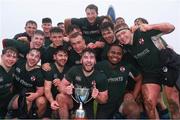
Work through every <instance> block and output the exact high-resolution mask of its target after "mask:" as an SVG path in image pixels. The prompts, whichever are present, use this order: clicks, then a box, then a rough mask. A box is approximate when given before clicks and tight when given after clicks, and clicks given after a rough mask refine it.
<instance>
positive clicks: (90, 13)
mask: <svg viewBox="0 0 180 120" xmlns="http://www.w3.org/2000/svg"><path fill="white" fill-rule="evenodd" d="M97 15H98V14H97V12H96V10H94V9H89V8H88V9H86V16H87V20H88V21H89V23H91V24H94V23H95V21H96V17H97Z"/></svg>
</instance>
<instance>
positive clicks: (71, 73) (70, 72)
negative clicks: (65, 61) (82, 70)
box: [65, 66, 76, 83]
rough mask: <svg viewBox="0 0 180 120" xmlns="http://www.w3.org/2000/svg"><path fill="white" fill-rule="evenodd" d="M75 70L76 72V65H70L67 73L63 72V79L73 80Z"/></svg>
mask: <svg viewBox="0 0 180 120" xmlns="http://www.w3.org/2000/svg"><path fill="white" fill-rule="evenodd" d="M75 72H76V67H75V66H74V67H71V68H70V69H69V70H68V71H67V73H66V74H65V79H66V80H67V81H69V82H70V83H72V82H73V80H74V79H75V78H74V76H75Z"/></svg>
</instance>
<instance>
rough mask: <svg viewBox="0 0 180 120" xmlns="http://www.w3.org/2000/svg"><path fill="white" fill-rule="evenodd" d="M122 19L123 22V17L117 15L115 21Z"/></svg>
mask: <svg viewBox="0 0 180 120" xmlns="http://www.w3.org/2000/svg"><path fill="white" fill-rule="evenodd" d="M120 19H121V20H123V21H124V22H125V20H124V18H123V17H118V18H116V20H115V22H117V20H120Z"/></svg>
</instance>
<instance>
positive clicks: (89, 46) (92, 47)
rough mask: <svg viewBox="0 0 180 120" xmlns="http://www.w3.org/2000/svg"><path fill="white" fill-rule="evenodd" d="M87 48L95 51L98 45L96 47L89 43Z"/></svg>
mask: <svg viewBox="0 0 180 120" xmlns="http://www.w3.org/2000/svg"><path fill="white" fill-rule="evenodd" d="M87 48H91V49H94V48H96V45H95V44H94V43H89V44H88V45H87Z"/></svg>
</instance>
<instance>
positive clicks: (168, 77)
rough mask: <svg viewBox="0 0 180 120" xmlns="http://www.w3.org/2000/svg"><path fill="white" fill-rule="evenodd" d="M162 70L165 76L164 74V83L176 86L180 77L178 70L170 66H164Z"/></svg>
mask: <svg viewBox="0 0 180 120" xmlns="http://www.w3.org/2000/svg"><path fill="white" fill-rule="evenodd" d="M162 71H163V76H164V79H163V81H162V83H163V84H164V85H167V86H169V87H173V86H175V82H176V80H177V78H178V72H177V70H174V69H172V68H170V67H163V69H162Z"/></svg>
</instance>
